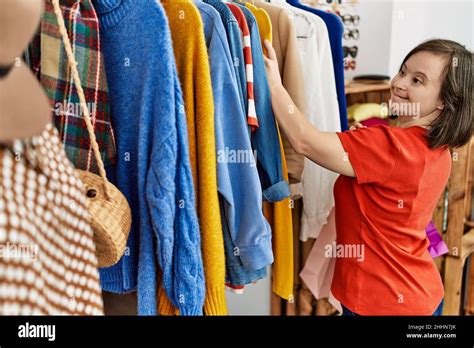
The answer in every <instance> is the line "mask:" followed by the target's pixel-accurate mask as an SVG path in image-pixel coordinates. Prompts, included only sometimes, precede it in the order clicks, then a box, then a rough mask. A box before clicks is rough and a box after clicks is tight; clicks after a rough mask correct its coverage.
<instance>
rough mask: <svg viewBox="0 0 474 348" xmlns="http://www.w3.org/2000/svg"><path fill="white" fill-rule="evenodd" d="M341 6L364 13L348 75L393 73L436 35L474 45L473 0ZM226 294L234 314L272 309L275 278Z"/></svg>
mask: <svg viewBox="0 0 474 348" xmlns="http://www.w3.org/2000/svg"><path fill="white" fill-rule="evenodd" d="M302 2H304V1H302ZM319 2H320V3H321V4H323V3H326V0H319ZM323 8H324V7H323ZM340 12H341V13H342V14H351V15H356V14H358V15H359V16H360V23H359V25H358V26H353V25H350V27H351V28H354V29H355V28H358V29H359V39H358V40H354V39H351V40H343V44H344V45H347V46H354V45H356V46H358V47H359V49H358V54H357V57H356V62H357V63H356V68H355V69H354V70H346V71H345V77H346V79H348V80H350V79H352V78H353V77H354V76H357V75H364V74H379V75H387V76H390V77H392V76H394V75H395V74H396V73H397V72H398V69H399V67H400V63H401V62H402V60H403V58H404V57H405V55H406V54H407V53H408V52H409V51H410V50H411V49H412V48H414V47H415V46H416V45H418V44H419V43H421V42H422V41H425V40H428V39H431V38H442V39H450V40H454V41H457V42H459V43H461V44H462V45H465V46H466V48H467V49H469V50H471V51H473V48H474V34H473V33H474V24H473V20H474V1H473V0H422V1H413V0H358V1H356V2H355V4H353V1H348V0H343V1H342V5H341V6H340ZM304 63H307V62H303V64H304ZM473 207H474V204H473ZM473 210H474V209H473ZM473 215H474V211H473ZM268 274H269V275H270V274H271V270H270V269H269V270H268ZM226 296H227V304H228V308H229V314H230V315H270V303H271V280H270V278H266V279H263V280H260V281H259V282H258V283H257V284H256V285H248V286H246V287H245V291H244V293H243V294H241V295H235V294H232V293H230V292H226Z"/></svg>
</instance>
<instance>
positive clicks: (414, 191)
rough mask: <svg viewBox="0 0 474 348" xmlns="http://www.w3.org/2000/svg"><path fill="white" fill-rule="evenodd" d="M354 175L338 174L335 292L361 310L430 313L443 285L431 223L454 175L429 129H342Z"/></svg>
mask: <svg viewBox="0 0 474 348" xmlns="http://www.w3.org/2000/svg"><path fill="white" fill-rule="evenodd" d="M337 135H338V136H339V138H340V140H341V142H342V146H343V147H344V149H345V151H346V154H347V155H348V160H349V161H350V163H351V164H352V167H353V168H354V172H355V174H356V178H352V177H348V176H344V175H340V176H339V177H338V179H337V181H336V185H335V187H334V197H335V201H336V206H335V207H336V208H335V209H336V230H337V238H336V243H337V244H336V246H335V248H332V250H333V252H332V254H333V255H336V265H335V270H334V278H333V282H332V287H331V291H332V293H333V295H334V297H335V298H336V299H338V300H339V301H340V302H341V303H342V304H343V305H344V306H346V307H347V308H348V309H350V310H351V311H353V312H355V313H357V314H360V315H432V314H433V313H434V312H435V310H436V308H437V307H438V305H439V304H440V302H441V300H442V298H443V295H444V289H443V283H442V280H441V276H440V274H439V272H438V269H437V267H436V265H435V263H434V261H433V259H432V258H431V256H430V254H429V252H428V246H429V240H428V238H427V235H426V232H425V228H426V226H427V225H428V223H429V222H430V220H431V217H432V216H433V211H434V209H435V207H436V204H437V202H438V199H439V197H440V196H441V193H442V192H443V190H444V188H445V186H446V184H447V182H448V178H449V174H450V172H451V156H450V153H449V150H448V149H447V148H446V147H443V148H437V149H430V148H429V146H428V142H427V139H426V135H427V130H426V129H425V128H422V127H419V126H413V127H409V128H401V127H389V126H386V125H378V126H372V127H370V128H362V129H357V130H353V131H346V132H344V133H337Z"/></svg>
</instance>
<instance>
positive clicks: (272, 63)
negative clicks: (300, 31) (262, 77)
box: [263, 40, 282, 91]
mask: <svg viewBox="0 0 474 348" xmlns="http://www.w3.org/2000/svg"><path fill="white" fill-rule="evenodd" d="M265 48H266V49H267V52H268V57H265V56H263V59H264V60H265V68H266V70H267V80H268V86H269V87H270V91H274V90H275V89H276V88H278V87H279V86H281V85H282V83H281V76H280V69H279V67H278V60H277V58H276V53H275V50H274V49H273V46H272V44H271V43H270V41H268V40H265Z"/></svg>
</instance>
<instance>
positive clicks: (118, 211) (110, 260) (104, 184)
mask: <svg viewBox="0 0 474 348" xmlns="http://www.w3.org/2000/svg"><path fill="white" fill-rule="evenodd" d="M52 3H53V6H54V12H55V14H56V18H57V21H58V24H59V30H60V32H61V36H62V39H63V42H64V47H65V50H66V54H67V57H68V63H69V66H70V67H71V70H72V75H73V80H74V84H75V86H76V89H77V93H78V95H79V100H80V102H81V108H82V110H83V113H84V121H85V123H86V126H87V130H88V132H89V137H90V141H91V145H92V149H93V152H94V156H95V158H96V160H97V165H98V168H99V173H100V176H99V175H96V174H94V173H90V172H87V171H84V170H79V169H76V172H77V174H78V176H79V177H80V179H81V180H82V181H83V183H84V185H85V186H86V196H87V201H88V206H89V212H90V214H91V217H92V222H91V224H92V229H93V231H94V241H95V243H96V255H97V259H98V261H99V267H109V266H112V265H114V264H116V263H117V262H118V261H119V260H120V258H121V257H122V255H123V253H124V251H125V247H126V244H127V239H128V235H129V233H130V227H131V224H132V213H131V211H130V206H129V205H128V202H127V200H126V199H125V197H124V195H123V194H122V193H121V192H120V191H119V190H118V188H117V187H115V186H114V185H112V184H111V183H110V182H109V181H108V180H107V176H106V174H105V169H104V163H103V162H102V158H101V155H100V152H99V145H98V144H97V139H96V137H95V133H94V128H93V126H92V123H91V119H90V112H89V109H88V107H87V104H86V98H85V96H84V90H83V89H82V85H81V80H80V78H79V73H78V71H77V62H76V60H75V57H74V54H73V52H72V47H71V42H70V41H69V37H68V34H67V31H66V26H65V25H64V18H63V15H62V13H61V8H60V6H59V0H52Z"/></svg>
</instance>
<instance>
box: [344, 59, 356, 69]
mask: <svg viewBox="0 0 474 348" xmlns="http://www.w3.org/2000/svg"><path fill="white" fill-rule="evenodd" d="M355 68H356V61H355V60H350V61H344V70H355Z"/></svg>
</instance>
